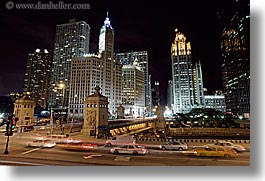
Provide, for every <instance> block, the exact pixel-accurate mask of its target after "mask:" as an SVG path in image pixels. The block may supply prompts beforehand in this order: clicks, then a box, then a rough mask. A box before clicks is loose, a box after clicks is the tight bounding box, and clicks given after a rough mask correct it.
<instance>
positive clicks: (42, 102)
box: [24, 49, 52, 108]
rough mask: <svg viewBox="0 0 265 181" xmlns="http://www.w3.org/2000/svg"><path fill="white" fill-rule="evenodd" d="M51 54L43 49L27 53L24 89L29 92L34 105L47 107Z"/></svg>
mask: <svg viewBox="0 0 265 181" xmlns="http://www.w3.org/2000/svg"><path fill="white" fill-rule="evenodd" d="M51 66H52V56H51V54H50V53H49V52H48V51H47V50H46V49H45V50H43V51H40V49H37V50H36V51H35V52H34V53H29V54H28V61H27V68H26V73H25V79H24V91H25V92H30V97H31V99H32V100H33V101H34V102H35V106H40V107H43V108H46V107H47V104H48V98H49V87H50V80H51Z"/></svg>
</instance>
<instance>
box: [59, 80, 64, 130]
mask: <svg viewBox="0 0 265 181" xmlns="http://www.w3.org/2000/svg"><path fill="white" fill-rule="evenodd" d="M58 86H59V89H61V90H62V111H61V125H60V126H61V134H62V135H63V131H64V130H63V129H64V128H63V127H62V123H63V107H64V92H65V83H64V82H62V81H61V82H60V83H59V84H58Z"/></svg>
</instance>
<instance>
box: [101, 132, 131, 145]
mask: <svg viewBox="0 0 265 181" xmlns="http://www.w3.org/2000/svg"><path fill="white" fill-rule="evenodd" d="M124 144H135V138H134V136H133V135H125V136H123V135H118V136H114V137H112V138H111V139H109V140H107V141H106V144H105V145H106V146H113V145H116V146H117V145H124Z"/></svg>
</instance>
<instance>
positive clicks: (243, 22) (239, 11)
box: [218, 1, 250, 118]
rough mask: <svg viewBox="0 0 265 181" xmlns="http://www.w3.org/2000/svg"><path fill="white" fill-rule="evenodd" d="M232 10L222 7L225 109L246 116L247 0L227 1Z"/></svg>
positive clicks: (247, 62)
mask: <svg viewBox="0 0 265 181" xmlns="http://www.w3.org/2000/svg"><path fill="white" fill-rule="evenodd" d="M231 6H234V9H233V12H229V11H226V9H222V11H220V13H218V18H219V22H220V24H221V25H220V27H219V30H220V53H221V59H222V62H223V64H222V78H223V87H224V95H225V99H226V109H227V112H231V113H233V114H235V115H237V116H243V117H245V118H249V117H250V7H249V2H246V1H236V2H233V3H231Z"/></svg>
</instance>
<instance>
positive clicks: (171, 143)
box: [159, 141, 188, 151]
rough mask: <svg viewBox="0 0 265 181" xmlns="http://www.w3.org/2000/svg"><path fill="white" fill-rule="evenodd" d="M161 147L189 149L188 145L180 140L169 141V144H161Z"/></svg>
mask: <svg viewBox="0 0 265 181" xmlns="http://www.w3.org/2000/svg"><path fill="white" fill-rule="evenodd" d="M159 148H160V149H161V150H179V151H182V150H187V149H188V145H187V144H186V143H181V142H178V141H169V142H167V144H164V145H159Z"/></svg>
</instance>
